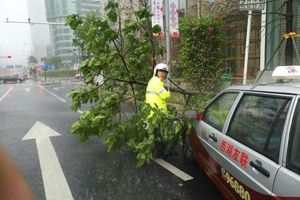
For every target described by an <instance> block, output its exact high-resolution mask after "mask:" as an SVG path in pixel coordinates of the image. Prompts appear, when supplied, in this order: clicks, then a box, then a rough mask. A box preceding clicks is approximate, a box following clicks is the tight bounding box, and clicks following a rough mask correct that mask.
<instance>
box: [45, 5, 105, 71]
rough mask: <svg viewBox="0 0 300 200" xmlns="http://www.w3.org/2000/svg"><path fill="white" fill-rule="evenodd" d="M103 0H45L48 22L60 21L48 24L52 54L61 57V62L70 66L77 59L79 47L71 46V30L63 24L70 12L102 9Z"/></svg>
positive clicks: (81, 12)
mask: <svg viewBox="0 0 300 200" xmlns="http://www.w3.org/2000/svg"><path fill="white" fill-rule="evenodd" d="M103 2H104V1H97V0H77V1H76V0H73V1H71V0H45V3H46V13H47V20H48V22H56V23H61V24H57V25H50V35H51V47H52V53H53V55H54V56H58V57H60V58H61V60H62V63H63V64H65V65H67V66H72V65H73V64H74V63H75V62H77V61H78V59H79V56H80V55H79V53H80V52H79V51H80V50H79V48H78V47H75V46H73V43H72V39H73V32H72V30H71V29H70V28H69V27H67V26H64V25H63V24H64V23H65V20H66V18H67V16H68V15H71V14H76V13H78V14H83V15H85V14H87V13H88V12H89V11H93V10H97V9H99V8H100V9H101V10H102V9H103V5H104V3H103ZM48 49H49V48H48Z"/></svg>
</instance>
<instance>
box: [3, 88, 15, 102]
mask: <svg viewBox="0 0 300 200" xmlns="http://www.w3.org/2000/svg"><path fill="white" fill-rule="evenodd" d="M12 89H14V87H13V86H11V87H10V88H9V89H8V90H7V91H6V92H5V94H4V95H3V96H2V97H0V101H2V100H3V99H4V98H5V97H6V96H7V95H8V93H10V91H11V90H12Z"/></svg>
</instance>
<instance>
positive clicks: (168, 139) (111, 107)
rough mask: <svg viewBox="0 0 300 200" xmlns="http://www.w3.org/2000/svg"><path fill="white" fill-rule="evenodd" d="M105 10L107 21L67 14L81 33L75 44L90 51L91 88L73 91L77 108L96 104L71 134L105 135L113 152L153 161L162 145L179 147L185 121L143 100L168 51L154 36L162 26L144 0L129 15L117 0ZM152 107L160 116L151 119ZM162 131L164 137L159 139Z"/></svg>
mask: <svg viewBox="0 0 300 200" xmlns="http://www.w3.org/2000/svg"><path fill="white" fill-rule="evenodd" d="M134 8H137V9H134ZM127 9H128V8H127ZM105 10H106V12H107V19H102V18H101V17H99V15H97V13H91V14H89V15H88V16H86V17H82V16H79V15H70V16H69V17H68V18H67V22H66V23H67V25H69V26H70V27H71V29H72V30H73V32H74V35H75V39H74V44H76V45H78V46H80V47H81V49H82V51H83V54H85V55H89V57H88V58H87V59H86V60H84V61H83V62H82V63H81V65H80V69H79V70H80V71H81V73H82V74H83V75H84V77H85V79H84V82H85V87H83V88H81V89H79V90H74V91H72V92H70V93H69V96H71V98H72V109H73V110H77V109H78V108H80V106H81V105H82V104H84V103H87V102H90V103H92V105H93V106H92V108H91V109H90V110H89V111H86V112H84V113H82V114H81V116H80V119H79V121H77V122H75V123H74V124H73V126H72V129H71V132H72V133H73V134H76V135H79V137H80V139H81V141H85V140H87V139H88V138H89V137H90V136H92V135H96V136H102V137H104V143H105V144H106V145H107V147H108V150H120V149H127V150H130V151H133V152H135V153H136V154H137V162H138V165H139V166H140V165H143V164H144V163H145V162H147V161H149V158H150V155H151V152H152V151H153V149H154V147H155V145H156V144H157V143H160V142H164V143H165V145H166V151H169V150H171V149H172V147H174V144H176V142H177V141H178V138H179V136H180V135H179V130H180V127H181V125H182V123H181V121H180V120H178V119H176V118H175V112H174V111H173V110H171V111H170V112H162V111H160V110H158V109H153V108H150V106H149V105H146V104H144V103H143V102H144V100H145V90H146V87H145V85H146V82H147V81H148V80H149V79H150V78H151V77H152V73H153V72H152V70H153V67H154V66H155V64H156V61H157V56H162V53H163V49H162V47H160V46H159V45H157V42H155V38H153V33H158V32H160V28H159V26H155V27H153V28H152V27H151V14H150V12H149V10H148V7H147V4H146V3H145V2H144V1H141V2H140V4H139V7H136V6H134V5H132V7H131V8H130V12H127V13H131V15H128V16H124V15H121V14H120V12H124V8H122V7H120V6H119V5H118V3H113V2H111V1H109V2H108V4H107V6H106V8H105ZM127 11H128V10H127ZM99 74H102V75H104V79H105V80H104V84H103V86H101V87H103V90H104V92H103V95H100V93H99V90H98V89H99V86H97V85H96V84H95V82H94V77H95V76H97V75H99ZM131 105H132V106H133V108H134V109H133V112H134V113H130V115H127V114H126V113H122V112H123V110H122V109H121V107H130V106H131ZM150 110H153V111H154V115H153V117H151V119H148V118H149V117H148V116H149V113H150ZM132 114H133V115H132ZM146 120H147V122H148V125H147V127H145V121H146ZM156 129H159V131H160V134H161V137H157V135H156V133H157V131H156Z"/></svg>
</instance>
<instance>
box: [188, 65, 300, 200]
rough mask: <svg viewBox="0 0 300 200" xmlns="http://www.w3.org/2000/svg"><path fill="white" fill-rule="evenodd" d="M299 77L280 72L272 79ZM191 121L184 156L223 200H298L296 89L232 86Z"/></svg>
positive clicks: (299, 105) (299, 110)
mask: <svg viewBox="0 0 300 200" xmlns="http://www.w3.org/2000/svg"><path fill="white" fill-rule="evenodd" d="M298 72H299V74H300V66H281V67H279V68H276V69H275V70H274V72H273V74H274V75H276V77H277V78H280V79H285V78H286V77H287V76H290V75H292V77H295V76H294V75H295V73H298ZM299 74H298V75H299ZM189 114H191V113H189ZM190 118H194V119H195V120H194V121H195V123H194V126H193V127H192V128H191V130H189V131H188V133H189V134H187V137H186V139H185V140H184V145H183V146H184V148H183V149H184V154H185V156H186V158H188V159H192V158H193V159H195V160H196V161H197V163H198V164H199V165H200V167H201V168H202V170H204V172H205V173H206V174H207V175H208V177H209V178H210V179H211V180H212V182H213V183H214V184H215V185H216V187H217V188H218V189H219V190H220V192H221V193H222V194H223V196H224V198H225V199H230V200H231V199H244V200H250V199H264V200H265V199H300V84H297V83H295V82H290V83H284V84H283V83H281V84H264V85H255V86H233V87H230V88H227V89H225V90H223V91H222V92H221V93H219V94H218V95H217V96H216V97H215V98H214V99H212V101H211V102H210V103H209V104H208V106H207V107H206V109H205V111H204V112H203V113H202V114H201V115H200V114H197V113H194V114H192V115H190Z"/></svg>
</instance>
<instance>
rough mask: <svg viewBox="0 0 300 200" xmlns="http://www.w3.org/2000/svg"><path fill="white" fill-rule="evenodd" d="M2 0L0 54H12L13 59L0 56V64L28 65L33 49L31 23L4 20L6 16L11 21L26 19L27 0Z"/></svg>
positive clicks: (0, 7)
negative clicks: (28, 58)
mask: <svg viewBox="0 0 300 200" xmlns="http://www.w3.org/2000/svg"><path fill="white" fill-rule="evenodd" d="M0 2H1V6H0V56H7V55H11V56H12V58H11V59H4V58H0V66H2V67H5V65H6V64H21V65H26V62H27V57H28V55H29V54H30V49H31V39H30V28H29V25H28V24H19V23H6V22H4V21H5V20H6V18H8V19H9V20H11V21H26V20H27V18H28V9H27V0H0Z"/></svg>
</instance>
